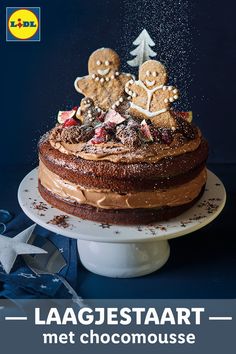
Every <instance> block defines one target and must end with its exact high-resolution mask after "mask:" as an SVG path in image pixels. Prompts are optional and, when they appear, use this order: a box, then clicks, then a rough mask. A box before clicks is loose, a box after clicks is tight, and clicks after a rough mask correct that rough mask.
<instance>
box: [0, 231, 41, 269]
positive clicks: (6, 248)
mask: <svg viewBox="0 0 236 354" xmlns="http://www.w3.org/2000/svg"><path fill="white" fill-rule="evenodd" d="M35 226H36V224H34V225H32V226H30V227H28V229H26V230H24V231H22V232H21V233H19V234H18V235H16V236H15V237H13V238H10V237H7V236H3V235H0V262H1V263H2V267H3V269H4V270H5V272H6V273H7V274H9V273H10V271H11V269H12V267H13V264H14V263H15V260H16V257H17V256H18V255H20V254H32V253H33V254H36V253H37V254H42V253H47V251H45V250H43V249H42V248H39V247H36V246H33V245H30V244H28V243H27V242H28V241H29V239H30V237H31V235H32V233H33V231H34V228H35Z"/></svg>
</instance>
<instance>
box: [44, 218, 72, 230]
mask: <svg viewBox="0 0 236 354" xmlns="http://www.w3.org/2000/svg"><path fill="white" fill-rule="evenodd" d="M68 219H69V216H68V215H55V216H54V217H53V218H52V219H51V220H49V221H47V224H52V225H57V226H59V227H63V229H66V228H68V227H69V226H70V224H69V223H68Z"/></svg>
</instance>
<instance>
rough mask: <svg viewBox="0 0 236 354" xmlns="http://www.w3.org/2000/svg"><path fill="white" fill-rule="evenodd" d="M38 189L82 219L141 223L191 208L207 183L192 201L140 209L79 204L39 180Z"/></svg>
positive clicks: (167, 216) (50, 199)
mask: <svg viewBox="0 0 236 354" xmlns="http://www.w3.org/2000/svg"><path fill="white" fill-rule="evenodd" d="M38 189H39V192H40V194H41V196H42V197H43V199H45V200H46V201H47V202H48V203H49V204H51V205H52V206H54V207H56V208H58V209H60V210H62V211H64V212H66V213H68V214H71V215H74V216H78V217H80V218H82V219H87V220H92V221H97V222H101V223H107V224H123V225H131V224H132V225H134V224H135V225H140V224H149V223H152V222H157V221H165V220H169V219H171V218H173V217H176V216H178V215H180V214H182V213H183V212H184V211H186V210H188V209H189V208H191V207H192V206H193V205H194V204H195V203H196V202H197V201H198V199H199V198H200V197H201V196H202V194H203V192H204V189H205V185H204V186H203V187H202V189H201V191H200V193H199V194H198V195H197V197H196V198H194V199H193V200H192V201H191V202H189V203H186V204H184V205H178V206H173V207H169V206H165V207H161V208H148V209H147V208H140V209H102V208H96V207H93V206H91V205H86V204H79V203H77V202H71V201H68V200H65V199H63V198H60V197H58V196H57V195H55V194H54V193H52V192H50V191H49V190H48V189H46V188H45V187H44V186H43V185H42V184H41V183H40V181H39V183H38Z"/></svg>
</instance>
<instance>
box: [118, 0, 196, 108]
mask: <svg viewBox="0 0 236 354" xmlns="http://www.w3.org/2000/svg"><path fill="white" fill-rule="evenodd" d="M190 19H191V3H190V2H189V1H188V0H176V1H173V0H155V1H153V0H136V1H130V0H124V25H123V27H124V31H123V37H122V39H121V41H122V43H121V45H122V49H123V50H124V55H125V60H124V61H127V60H129V59H130V51H131V50H132V49H133V46H132V42H133V41H134V39H135V38H136V37H137V36H138V35H139V33H140V32H141V31H142V30H143V29H144V28H146V30H147V31H148V33H149V34H150V36H151V38H152V39H153V41H154V42H155V44H156V46H155V47H153V49H154V50H155V52H156V53H157V56H156V57H155V58H154V59H157V60H160V61H161V62H163V64H165V65H166V67H167V70H168V72H169V76H170V82H171V83H172V84H174V85H176V86H177V87H178V88H179V89H180V92H181V98H182V99H181V101H180V103H179V106H180V107H181V109H185V107H189V97H188V89H189V84H190V82H191V80H192V75H191V72H190V65H189V64H190V63H189V61H190V59H189V58H190V53H191V51H192V44H191V26H190ZM129 70H130V67H129ZM132 73H134V74H135V75H137V68H136V70H135V68H134V69H133V70H132ZM184 106H185V107H184Z"/></svg>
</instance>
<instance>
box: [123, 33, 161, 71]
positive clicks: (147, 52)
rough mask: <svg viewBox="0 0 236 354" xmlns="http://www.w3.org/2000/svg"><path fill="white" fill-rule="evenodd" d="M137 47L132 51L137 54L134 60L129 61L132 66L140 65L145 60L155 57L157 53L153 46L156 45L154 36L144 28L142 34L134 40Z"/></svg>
mask: <svg viewBox="0 0 236 354" xmlns="http://www.w3.org/2000/svg"><path fill="white" fill-rule="evenodd" d="M133 44H134V45H135V46H137V48H135V49H134V50H132V52H130V54H131V55H133V56H135V58H133V59H132V60H128V61H127V63H128V64H129V65H130V66H140V65H142V64H143V63H144V62H145V61H147V60H149V59H151V58H153V57H155V56H156V55H157V53H156V52H154V50H152V48H151V47H154V46H155V43H154V42H153V40H152V38H151V37H150V35H149V34H148V32H147V30H145V29H143V30H142V32H141V33H140V35H139V36H138V37H137V38H136V39H135V41H134V42H133Z"/></svg>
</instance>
